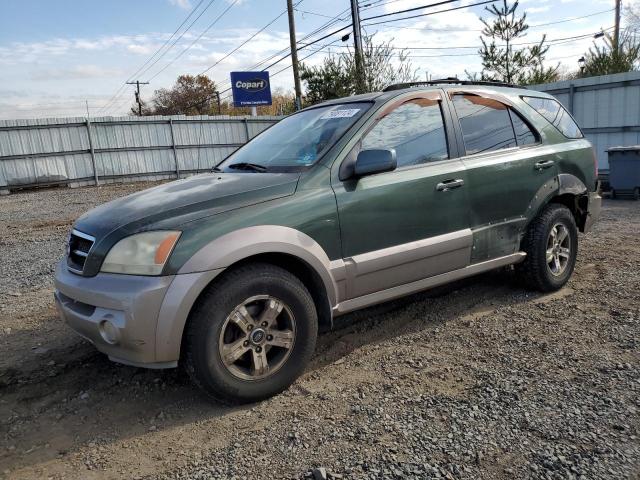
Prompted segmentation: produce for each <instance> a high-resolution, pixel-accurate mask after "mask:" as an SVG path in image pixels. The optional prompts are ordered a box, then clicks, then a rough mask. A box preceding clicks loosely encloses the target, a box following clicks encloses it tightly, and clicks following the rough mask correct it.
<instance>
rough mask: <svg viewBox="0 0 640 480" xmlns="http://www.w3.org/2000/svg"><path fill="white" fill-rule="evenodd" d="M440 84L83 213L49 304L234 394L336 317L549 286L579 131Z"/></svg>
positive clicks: (562, 117) (574, 188) (356, 105)
mask: <svg viewBox="0 0 640 480" xmlns="http://www.w3.org/2000/svg"><path fill="white" fill-rule="evenodd" d="M451 82H452V83H444V82H443V83H434V82H431V83H429V84H423V83H416V84H410V85H409V84H405V85H395V86H392V87H389V88H387V89H386V90H385V91H384V92H378V93H371V94H366V95H359V96H354V97H349V98H342V99H338V100H333V101H329V102H325V103H322V104H320V105H315V106H313V107H309V108H307V109H304V110H302V111H300V112H298V113H296V114H294V115H291V116H289V117H287V118H285V119H283V120H282V121H280V122H279V123H277V124H276V125H274V126H273V127H271V128H269V129H268V130H266V131H265V132H263V133H261V134H260V135H258V136H257V137H256V138H254V139H253V140H252V141H250V142H249V143H247V144H246V145H244V146H243V147H242V148H240V149H239V150H237V151H236V152H235V153H233V154H232V155H231V156H229V157H228V158H227V159H226V160H224V161H223V162H222V163H221V164H219V165H218V166H217V167H216V168H214V169H213V171H212V172H210V173H207V174H203V175H197V176H193V177H190V178H188V179H183V180H178V181H174V182H171V183H167V184H164V185H161V186H157V187H154V188H151V189H149V190H145V191H142V192H139V193H136V194H133V195H130V196H128V197H124V198H121V199H118V200H115V201H112V202H110V203H107V204H105V205H102V206H100V207H98V208H96V209H94V210H92V211H90V212H88V213H86V214H85V215H83V216H82V217H80V218H79V219H78V220H77V221H76V223H75V224H74V226H73V230H72V231H71V233H70V235H69V239H68V246H67V255H66V258H64V259H63V260H62V261H61V263H60V264H59V266H58V268H57V271H56V278H55V286H56V291H55V298H56V304H57V305H58V308H59V310H60V313H61V315H62V317H63V318H64V319H65V321H66V322H67V323H68V324H69V325H70V326H71V328H73V329H74V330H75V331H76V332H78V333H79V334H80V335H82V336H84V337H85V338H87V339H89V340H90V341H91V342H93V343H94V344H95V345H96V347H97V348H98V349H99V350H100V351H102V352H104V353H106V354H107V355H108V356H109V357H110V358H111V359H112V360H114V361H116V362H121V363H125V364H129V365H136V366H142V367H148V368H171V367H176V366H177V365H178V363H180V364H182V365H183V366H184V367H185V368H186V370H187V371H188V373H189V374H190V375H191V377H192V378H193V380H194V381H195V383H196V384H198V385H199V386H200V387H201V388H202V389H203V390H204V391H205V392H207V393H208V394H209V395H210V396H212V397H214V398H216V399H218V400H221V401H223V402H230V403H237V402H252V401H256V400H260V399H264V398H266V397H269V396H271V395H274V394H277V393H278V392H281V391H282V390H283V389H285V388H287V387H288V386H289V385H290V384H291V383H292V382H293V381H294V380H295V379H296V377H298V375H300V374H301V372H302V371H303V370H304V368H305V365H306V364H307V362H308V361H309V359H310V358H311V356H312V354H313V351H314V347H315V343H316V336H317V332H318V330H319V329H323V328H330V327H331V325H332V321H333V318H334V317H336V316H338V315H342V314H344V313H347V312H351V311H353V310H357V309H361V308H364V307H367V306H369V305H374V304H378V303H381V302H385V301H388V300H391V299H394V298H398V297H401V296H404V295H407V294H410V293H413V292H417V291H420V290H425V289H428V288H431V287H434V286H436V285H442V284H445V283H448V282H451V281H453V280H457V279H460V278H463V277H469V276H471V275H476V274H478V273H481V272H486V271H488V270H492V269H496V268H500V267H505V266H508V265H515V268H516V269H517V270H518V271H519V272H520V273H521V275H522V277H523V278H524V279H525V280H526V282H527V283H528V284H529V285H530V286H531V287H533V288H535V289H537V290H540V291H552V290H556V289H558V288H560V287H562V286H563V285H564V284H565V283H566V282H567V281H568V279H569V277H570V276H571V274H572V272H573V268H574V264H575V261H576V253H577V249H578V231H581V232H586V231H588V230H589V228H590V227H591V225H592V224H593V223H594V221H595V220H596V219H597V217H598V215H599V212H600V196H599V195H598V186H597V181H596V177H597V175H596V160H595V155H594V152H593V149H592V147H591V145H590V143H589V142H588V141H587V140H585V139H584V138H583V135H582V133H581V131H580V129H579V128H578V126H577V125H576V123H575V122H574V120H573V119H572V118H571V116H570V115H569V114H568V113H567V112H566V111H565V110H564V108H563V107H562V106H561V105H560V104H559V103H558V102H557V101H556V100H554V98H553V97H551V96H549V95H546V94H544V93H539V92H536V91H531V90H525V89H520V88H515V87H511V86H504V85H495V84H479V83H470V82H453V81H451Z"/></svg>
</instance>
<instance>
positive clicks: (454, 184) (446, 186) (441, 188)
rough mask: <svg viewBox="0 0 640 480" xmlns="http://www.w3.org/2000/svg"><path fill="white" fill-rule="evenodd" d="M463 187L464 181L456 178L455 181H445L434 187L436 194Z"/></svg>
mask: <svg viewBox="0 0 640 480" xmlns="http://www.w3.org/2000/svg"><path fill="white" fill-rule="evenodd" d="M463 185H464V180H462V179H461V178H457V179H455V180H445V181H444V182H441V183H439V184H438V185H436V190H437V191H438V192H446V191H448V190H453V189H454V188H460V187H461V186H463Z"/></svg>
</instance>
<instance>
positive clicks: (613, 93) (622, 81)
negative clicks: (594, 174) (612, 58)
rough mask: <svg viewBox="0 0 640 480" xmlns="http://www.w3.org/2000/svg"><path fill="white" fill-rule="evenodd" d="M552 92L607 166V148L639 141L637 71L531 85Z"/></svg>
mask: <svg viewBox="0 0 640 480" xmlns="http://www.w3.org/2000/svg"><path fill="white" fill-rule="evenodd" d="M531 88H533V89H535V90H539V91H543V92H547V93H550V94H551V95H554V96H555V97H556V98H558V100H559V101H560V102H562V104H563V105H564V106H565V107H566V108H567V109H568V110H569V111H570V112H571V113H572V114H573V116H574V117H575V119H576V120H577V122H578V124H579V125H580V127H581V128H582V131H583V132H584V134H585V136H586V137H587V138H588V139H589V140H590V141H591V143H593V146H594V147H595V149H596V152H597V154H598V166H599V168H600V169H602V170H608V168H609V161H608V159H607V153H606V150H607V148H609V147H617V146H620V145H638V144H640V72H626V73H618V74H615V75H603V76H600V77H590V78H579V79H575V80H565V81H563V82H555V83H547V84H544V85H536V86H534V87H531Z"/></svg>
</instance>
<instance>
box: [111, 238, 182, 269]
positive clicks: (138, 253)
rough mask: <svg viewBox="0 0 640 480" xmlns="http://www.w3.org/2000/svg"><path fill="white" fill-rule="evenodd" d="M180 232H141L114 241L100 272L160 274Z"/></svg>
mask: <svg viewBox="0 0 640 480" xmlns="http://www.w3.org/2000/svg"><path fill="white" fill-rule="evenodd" d="M180 233H181V232H171V231H166V230H163V231H158V232H143V233H137V234H135V235H131V236H130V237H126V238H123V239H122V240H120V241H119V242H118V243H116V244H115V245H114V246H113V248H111V250H110V251H109V253H108V254H107V258H105V259H104V262H103V263H102V268H101V269H100V270H101V271H102V272H109V273H126V274H130V275H160V274H161V273H162V269H163V268H164V264H165V262H166V261H167V259H168V258H169V255H171V251H172V250H173V247H174V246H175V244H176V242H177V241H178V238H180Z"/></svg>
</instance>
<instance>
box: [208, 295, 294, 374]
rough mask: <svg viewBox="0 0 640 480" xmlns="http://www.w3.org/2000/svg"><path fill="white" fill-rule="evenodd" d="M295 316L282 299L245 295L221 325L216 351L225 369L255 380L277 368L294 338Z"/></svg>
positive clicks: (279, 366) (286, 357)
mask: <svg viewBox="0 0 640 480" xmlns="http://www.w3.org/2000/svg"><path fill="white" fill-rule="evenodd" d="M295 327H296V325H295V318H294V316H293V313H292V312H291V309H290V308H289V306H288V305H286V304H285V303H284V302H283V301H282V300H279V299H277V298H275V297H272V296H270V295H257V296H253V297H250V298H248V299H246V300H245V301H244V302H242V303H241V304H240V305H238V306H237V307H236V308H234V309H233V311H232V312H231V313H230V314H229V315H228V316H227V318H226V320H225V322H224V324H223V325H222V330H221V335H220V339H219V342H218V351H219V354H220V358H221V359H222V363H223V364H224V366H225V367H226V368H227V370H229V372H230V373H231V374H232V375H234V376H235V377H237V378H240V379H242V380H259V379H262V378H265V377H267V376H269V375H272V374H273V373H275V372H276V371H277V370H279V369H280V368H281V367H282V366H283V365H284V363H285V362H286V361H287V359H288V358H289V355H290V354H291V351H292V349H293V344H294V341H295V334H296V330H295Z"/></svg>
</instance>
